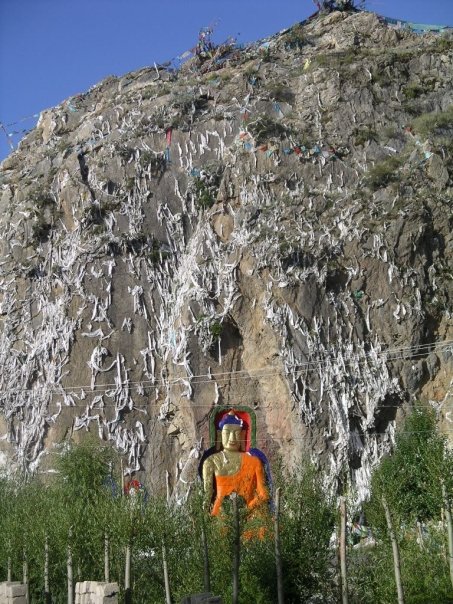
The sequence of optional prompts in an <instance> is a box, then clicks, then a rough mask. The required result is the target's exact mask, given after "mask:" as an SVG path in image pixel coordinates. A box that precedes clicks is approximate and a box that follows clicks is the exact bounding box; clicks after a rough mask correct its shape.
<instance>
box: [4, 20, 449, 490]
mask: <svg viewBox="0 0 453 604" xmlns="http://www.w3.org/2000/svg"><path fill="white" fill-rule="evenodd" d="M452 64H453V42H452V41H451V39H450V38H448V37H446V36H443V37H439V36H436V35H432V34H429V35H425V36H416V35H414V34H412V33H410V32H405V31H398V30H395V29H392V28H390V27H387V26H386V25H385V24H384V23H382V22H381V21H380V20H379V19H378V17H377V16H376V15H374V14H372V13H367V12H357V13H355V12H354V13H340V12H333V13H331V14H329V15H321V16H318V17H316V18H314V19H312V20H310V21H309V22H306V23H303V24H298V25H296V26H295V27H293V28H291V29H290V30H287V31H285V32H281V33H279V34H277V35H275V36H273V37H271V38H269V39H267V40H264V41H260V42H259V43H257V44H254V45H250V46H249V47H247V48H244V49H236V48H234V47H232V46H228V45H226V46H224V47H222V48H221V49H219V50H218V51H217V55H216V56H215V57H214V58H209V57H205V58H204V59H202V58H199V57H194V58H193V59H191V60H189V61H188V62H187V63H185V64H184V65H183V66H182V67H181V68H180V69H179V70H178V71H176V72H169V71H166V70H165V69H156V68H154V67H153V68H149V69H142V70H140V71H137V72H134V73H130V74H127V75H126V76H124V77H120V78H117V77H109V78H107V79H106V80H104V81H103V82H101V83H100V84H99V85H97V86H95V87H94V88H92V89H91V90H89V91H88V92H87V93H86V94H82V95H80V96H77V97H74V98H71V99H69V100H67V101H65V102H64V103H62V104H61V105H59V106H58V107H55V108H54V109H51V110H49V111H45V112H44V113H42V115H41V117H40V120H39V123H38V125H37V127H36V128H35V129H34V130H33V131H32V132H31V133H30V134H29V135H28V136H27V137H26V138H25V139H24V140H23V141H22V143H21V145H20V147H19V149H18V150H17V151H15V152H14V153H13V154H12V155H11V156H10V157H9V158H7V159H6V160H5V161H4V162H3V164H2V181H1V182H2V197H1V210H2V211H1V219H0V231H1V253H0V256H1V259H0V285H1V290H0V292H1V295H0V299H1V305H0V312H1V317H0V318H1V339H0V359H1V367H2V370H1V372H0V405H1V415H0V432H1V434H2V435H3V437H2V438H3V440H1V441H0V448H1V451H2V452H1V453H0V456H1V457H2V459H3V460H4V461H5V463H9V464H11V463H12V462H13V461H14V463H15V464H17V465H20V466H26V467H28V468H29V469H31V470H33V469H36V468H37V467H38V465H40V467H41V468H42V469H46V468H49V467H51V465H52V455H51V454H50V453H51V451H52V450H53V449H54V448H55V446H56V445H58V443H62V442H64V441H65V440H67V439H69V438H78V437H79V436H81V435H83V434H84V433H85V432H86V431H90V432H94V433H98V434H99V438H100V439H102V440H104V441H110V442H111V443H112V444H113V445H114V446H115V447H116V448H117V449H118V450H119V451H120V452H121V453H122V454H123V455H124V459H125V467H126V468H128V469H129V471H135V472H142V474H141V479H142V480H143V481H144V482H145V483H147V484H148V486H149V488H151V489H152V490H156V489H165V488H166V481H167V480H168V488H169V489H170V491H171V492H172V494H173V496H174V497H175V498H182V497H184V495H185V493H186V492H187V489H188V488H189V485H190V483H191V481H192V480H193V479H194V477H195V475H196V468H197V464H198V457H199V453H200V450H202V449H203V448H204V447H206V446H207V440H206V439H207V434H208V425H207V417H208V413H209V411H210V409H211V408H212V407H213V406H214V405H219V404H226V405H232V406H235V405H244V404H246V405H250V406H252V407H253V408H254V409H255V411H256V414H257V422H258V426H257V430H258V446H259V447H260V448H261V449H263V450H265V452H266V453H267V454H268V456H270V457H271V458H272V457H274V456H277V455H279V456H281V457H282V458H283V460H284V461H285V462H286V463H288V464H290V465H291V464H297V463H298V462H299V460H300V459H301V456H302V455H303V454H307V455H308V456H310V458H311V459H312V460H313V461H314V462H315V463H317V464H319V465H320V466H322V467H323V468H325V469H326V470H327V472H328V476H329V477H330V482H331V484H332V485H335V484H337V482H338V481H344V480H346V479H348V477H349V479H350V480H351V481H352V484H353V485H354V486H355V488H356V489H357V493H358V495H359V497H362V496H363V495H364V493H365V492H366V489H367V485H368V481H369V476H370V469H371V468H372V467H373V464H375V463H376V462H377V461H378V460H379V459H380V458H381V456H382V455H383V454H384V453H385V452H386V451H388V449H389V447H390V446H391V443H392V439H393V436H394V432H395V426H396V422H397V419H398V414H400V413H404V412H405V410H407V408H408V407H409V406H411V405H413V404H414V402H415V401H416V400H420V401H421V404H425V405H426V404H430V405H432V406H433V407H434V408H436V410H438V412H439V419H440V422H441V426H442V428H443V429H444V430H445V432H446V433H447V434H448V433H450V432H451V430H452V425H453V424H452V420H453V413H452V410H453V405H452V375H453V374H452V368H453V364H452V348H451V341H452V340H453V319H452V315H451V300H452V293H453V292H452V279H453V273H452V266H453V253H452V252H453V249H452V241H453V240H452V216H451V203H452V189H451V184H452V166H453V146H452V143H451V140H452V132H453V82H452V78H451V74H452ZM166 477H167V478H166Z"/></svg>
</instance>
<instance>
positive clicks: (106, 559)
mask: <svg viewBox="0 0 453 604" xmlns="http://www.w3.org/2000/svg"><path fill="white" fill-rule="evenodd" d="M109 549H110V548H109V536H108V533H107V532H105V534H104V581H105V582H106V583H110V557H109Z"/></svg>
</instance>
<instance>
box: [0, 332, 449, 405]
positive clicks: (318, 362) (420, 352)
mask: <svg viewBox="0 0 453 604" xmlns="http://www.w3.org/2000/svg"><path fill="white" fill-rule="evenodd" d="M452 345H453V340H445V341H443V342H429V343H427V344H420V345H417V346H411V347H402V348H394V349H385V350H381V351H379V352H376V353H365V354H364V355H361V354H357V353H356V354H351V355H349V356H348V357H346V359H344V366H345V367H346V366H349V365H351V364H352V363H354V362H355V363H358V364H363V363H366V362H367V361H369V360H375V359H383V360H386V361H387V362H394V361H398V360H415V359H418V358H420V357H424V356H426V354H427V353H428V352H434V351H440V350H444V349H446V348H448V347H450V346H452ZM389 355H390V358H386V357H388V356H389ZM336 358H337V357H334V356H328V355H326V356H321V357H318V358H317V359H313V360H312V361H306V362H303V363H299V364H294V365H289V366H287V367H286V368H281V369H276V368H274V367H271V366H269V365H268V366H264V367H261V368H259V369H255V370H246V369H242V370H236V371H225V372H221V373H213V374H195V375H192V376H190V375H183V376H180V377H177V378H173V379H170V380H168V381H166V380H165V379H151V378H150V379H145V380H137V381H122V382H113V383H107V384H100V385H99V387H98V386H97V385H95V386H94V389H93V388H92V386H91V384H90V385H85V386H75V385H74V386H60V387H59V386H58V385H56V384H54V385H51V386H49V387H46V386H42V387H39V388H10V389H4V390H2V392H1V393H0V396H1V394H12V393H24V392H29V393H37V392H39V391H41V390H46V391H50V392H55V393H57V394H61V393H62V391H63V392H64V393H66V394H71V393H74V394H75V391H77V390H83V391H85V390H86V391H87V392H85V394H101V393H106V392H109V391H111V390H115V389H117V388H120V387H124V386H126V387H133V386H139V387H140V386H141V387H143V388H158V387H159V386H166V387H173V386H178V385H179V386H186V383H185V382H189V383H190V385H191V386H196V385H198V384H206V383H209V384H216V383H217V384H219V383H220V384H225V383H229V382H231V381H237V380H242V379H246V380H252V379H259V378H269V377H277V376H280V375H282V374H285V375H291V374H292V373H308V372H312V371H314V370H316V369H318V368H321V367H325V366H327V365H329V364H331V363H332V361H334V360H335V359H336ZM112 370H113V368H112ZM269 370H272V371H269ZM298 377H300V376H298ZM201 378H208V379H201Z"/></svg>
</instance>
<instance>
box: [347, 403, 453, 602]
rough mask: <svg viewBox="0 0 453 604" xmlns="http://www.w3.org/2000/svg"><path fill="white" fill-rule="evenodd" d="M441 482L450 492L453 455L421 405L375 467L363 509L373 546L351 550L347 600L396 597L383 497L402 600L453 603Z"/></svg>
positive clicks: (376, 600)
mask: <svg viewBox="0 0 453 604" xmlns="http://www.w3.org/2000/svg"><path fill="white" fill-rule="evenodd" d="M442 482H443V483H444V484H445V485H446V488H447V490H448V492H449V493H452V487H453V460H452V454H451V452H449V450H448V447H447V445H446V440H445V438H444V437H443V436H442V435H440V434H439V433H438V432H437V430H436V420H435V415H434V412H433V411H431V410H428V409H427V408H423V407H421V406H420V407H419V408H416V409H415V410H414V411H413V413H412V414H411V415H410V416H409V417H408V418H407V419H406V421H405V422H404V425H403V426H402V427H401V429H400V430H399V432H398V433H397V436H396V441H395V447H394V450H393V452H392V454H391V455H388V456H387V457H386V458H384V459H383V460H382V462H381V463H380V465H379V466H378V467H377V468H376V469H375V470H374V472H373V475H372V479H371V496H370V500H369V502H368V503H367V504H366V506H365V512H366V516H367V520H368V522H369V524H370V526H371V527H372V530H373V534H374V535H375V537H376V546H375V547H374V548H373V549H370V550H363V549H359V550H352V551H351V552H350V564H349V570H350V573H349V574H350V585H351V591H352V594H351V596H352V597H351V602H353V603H357V604H359V603H360V604H367V603H368V602H369V603H370V604H371V603H374V602H382V603H386V602H389V603H390V602H394V601H395V600H396V587H395V580H394V575H393V560H392V550H391V545H390V541H389V536H388V530H387V524H386V520H385V514H384V509H383V506H382V497H385V499H386V501H387V503H388V507H389V509H390V513H391V517H392V522H393V525H394V531H395V534H396V538H397V541H398V545H399V551H400V557H401V572H402V584H403V588H404V592H405V599H406V602H407V603H408V604H422V603H425V602H433V603H434V602H435V603H436V604H451V603H452V602H453V598H452V594H451V584H450V579H449V571H448V563H447V554H448V552H447V548H446V533H445V529H444V527H443V526H442V523H441V509H442V505H443V501H442Z"/></svg>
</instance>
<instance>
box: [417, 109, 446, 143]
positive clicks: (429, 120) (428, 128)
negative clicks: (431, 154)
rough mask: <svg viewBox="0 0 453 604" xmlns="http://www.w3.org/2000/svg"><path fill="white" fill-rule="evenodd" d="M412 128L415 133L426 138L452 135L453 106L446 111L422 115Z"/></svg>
mask: <svg viewBox="0 0 453 604" xmlns="http://www.w3.org/2000/svg"><path fill="white" fill-rule="evenodd" d="M412 126H413V128H414V130H415V132H416V133H417V134H419V135H420V136H422V137H424V138H427V137H429V136H432V135H434V136H438V135H444V134H447V133H450V134H451V130H452V129H453V105H450V106H449V107H448V109H447V110H446V111H433V112H432V113H424V114H423V115H420V116H419V117H418V118H416V119H415V120H414V121H413V122H412Z"/></svg>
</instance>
